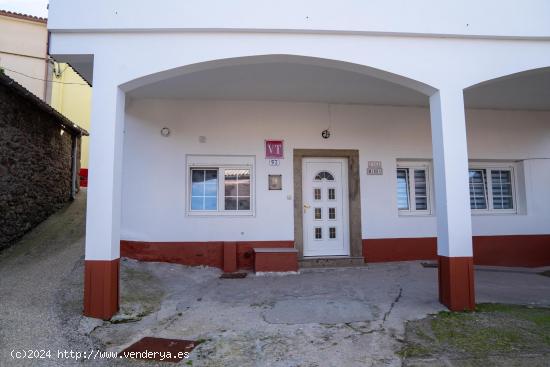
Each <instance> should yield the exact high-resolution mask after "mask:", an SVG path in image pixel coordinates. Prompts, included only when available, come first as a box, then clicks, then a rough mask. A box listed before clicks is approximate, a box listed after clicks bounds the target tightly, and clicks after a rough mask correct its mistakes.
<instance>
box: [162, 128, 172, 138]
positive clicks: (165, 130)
mask: <svg viewBox="0 0 550 367" xmlns="http://www.w3.org/2000/svg"><path fill="white" fill-rule="evenodd" d="M160 135H162V136H164V137H165V138H167V137H169V136H170V129H169V128H167V127H163V128H162V129H160Z"/></svg>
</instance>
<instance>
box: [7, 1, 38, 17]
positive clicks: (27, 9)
mask: <svg viewBox="0 0 550 367" xmlns="http://www.w3.org/2000/svg"><path fill="white" fill-rule="evenodd" d="M47 6H48V0H0V9H2V10H9V11H14V12H17V13H24V14H29V15H35V16H37V17H42V18H47V17H48V9H47V8H46V7H47Z"/></svg>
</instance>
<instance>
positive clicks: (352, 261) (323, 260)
mask: <svg viewBox="0 0 550 367" xmlns="http://www.w3.org/2000/svg"><path fill="white" fill-rule="evenodd" d="M298 264H299V265H300V268H349V267H360V266H366V265H367V264H366V263H365V259H364V258H363V257H361V256H307V257H302V258H301V259H300V260H298Z"/></svg>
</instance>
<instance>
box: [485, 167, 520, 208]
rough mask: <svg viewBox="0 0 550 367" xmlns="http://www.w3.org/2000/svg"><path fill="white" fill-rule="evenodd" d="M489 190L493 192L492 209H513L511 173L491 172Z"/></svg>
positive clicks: (502, 171)
mask: <svg viewBox="0 0 550 367" xmlns="http://www.w3.org/2000/svg"><path fill="white" fill-rule="evenodd" d="M491 188H492V190H493V209H513V208H514V200H513V195H512V172H511V171H510V170H491Z"/></svg>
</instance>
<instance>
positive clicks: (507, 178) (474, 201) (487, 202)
mask: <svg viewBox="0 0 550 367" xmlns="http://www.w3.org/2000/svg"><path fill="white" fill-rule="evenodd" d="M513 182H514V170H513V168H512V167H510V166H509V167H501V166H499V167H489V166H483V165H476V167H470V170H469V184H470V208H471V209H472V212H474V213H484V212H485V213H515V212H516V208H515V198H514V185H513Z"/></svg>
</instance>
